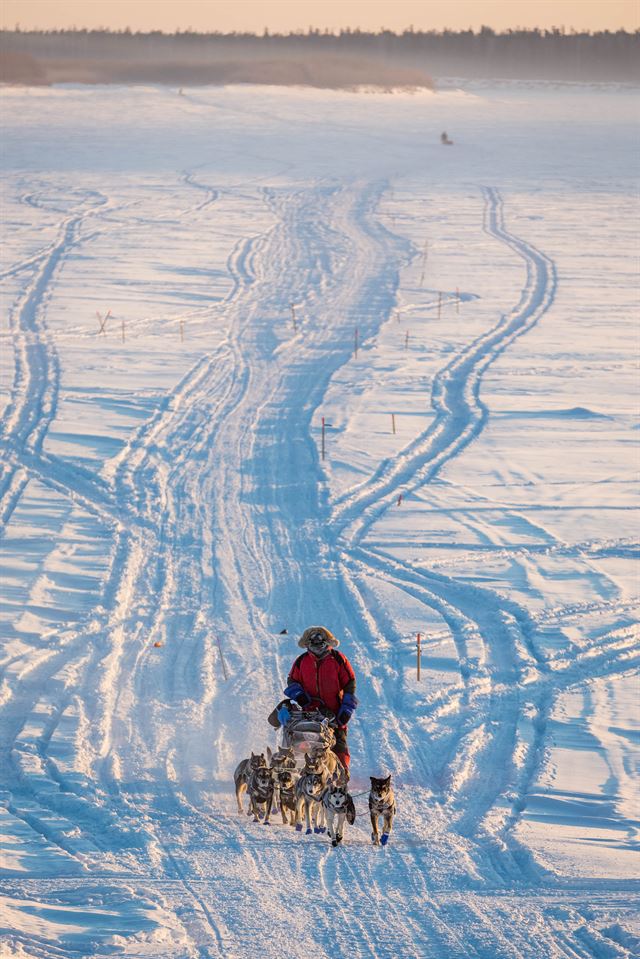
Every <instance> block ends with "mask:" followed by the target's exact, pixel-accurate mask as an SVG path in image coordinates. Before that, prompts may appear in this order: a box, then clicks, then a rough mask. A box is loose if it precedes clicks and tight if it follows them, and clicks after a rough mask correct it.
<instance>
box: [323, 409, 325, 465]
mask: <svg viewBox="0 0 640 959" xmlns="http://www.w3.org/2000/svg"><path fill="white" fill-rule="evenodd" d="M324 434H325V423H324V416H323V417H322V459H324Z"/></svg>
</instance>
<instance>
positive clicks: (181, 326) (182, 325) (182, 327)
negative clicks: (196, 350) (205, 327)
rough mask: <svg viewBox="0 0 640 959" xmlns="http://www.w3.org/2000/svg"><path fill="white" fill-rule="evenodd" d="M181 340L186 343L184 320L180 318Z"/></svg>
mask: <svg viewBox="0 0 640 959" xmlns="http://www.w3.org/2000/svg"><path fill="white" fill-rule="evenodd" d="M180 342H181V343H184V320H180Z"/></svg>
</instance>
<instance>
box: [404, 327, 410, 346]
mask: <svg viewBox="0 0 640 959" xmlns="http://www.w3.org/2000/svg"><path fill="white" fill-rule="evenodd" d="M404 348H405V350H408V349H409V330H407V332H406V333H405V336H404Z"/></svg>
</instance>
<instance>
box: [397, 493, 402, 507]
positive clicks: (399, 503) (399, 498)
mask: <svg viewBox="0 0 640 959" xmlns="http://www.w3.org/2000/svg"><path fill="white" fill-rule="evenodd" d="M401 503H402V493H398V502H397V503H396V506H400V505H401Z"/></svg>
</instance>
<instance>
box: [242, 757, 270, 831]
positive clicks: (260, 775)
mask: <svg viewBox="0 0 640 959" xmlns="http://www.w3.org/2000/svg"><path fill="white" fill-rule="evenodd" d="M247 792H248V793H249V801H250V803H251V809H252V810H253V821H254V822H260V819H261V818H262V815H263V810H262V809H261V808H260V807H261V806H264V821H263V825H265V826H268V825H269V816H270V815H271V807H272V805H273V773H272V771H271V770H270V769H268V768H267V767H266V766H258V767H257V769H254V770H253V771H252V773H251V775H250V776H249V781H248V783H247Z"/></svg>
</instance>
